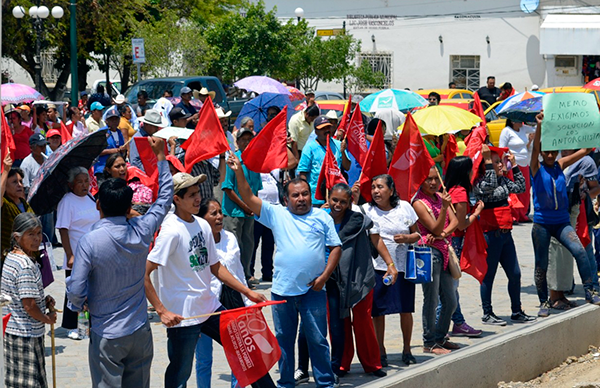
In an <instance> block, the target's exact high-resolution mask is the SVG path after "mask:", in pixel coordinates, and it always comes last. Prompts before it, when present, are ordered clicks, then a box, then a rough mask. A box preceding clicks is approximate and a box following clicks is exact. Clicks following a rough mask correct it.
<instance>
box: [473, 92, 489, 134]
mask: <svg viewBox="0 0 600 388" xmlns="http://www.w3.org/2000/svg"><path fill="white" fill-rule="evenodd" d="M471 113H473V114H474V115H477V116H479V118H481V123H480V124H479V125H480V126H482V127H485V126H486V125H487V120H486V119H485V113H484V112H483V106H482V105H481V99H480V98H479V93H473V108H472V109H471Z"/></svg>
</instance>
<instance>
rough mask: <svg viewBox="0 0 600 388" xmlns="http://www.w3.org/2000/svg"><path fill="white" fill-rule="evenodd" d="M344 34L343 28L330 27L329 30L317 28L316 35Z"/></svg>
mask: <svg viewBox="0 0 600 388" xmlns="http://www.w3.org/2000/svg"><path fill="white" fill-rule="evenodd" d="M336 35H344V29H343V28H331V29H329V30H317V36H336Z"/></svg>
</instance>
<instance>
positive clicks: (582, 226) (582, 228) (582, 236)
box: [575, 199, 592, 247]
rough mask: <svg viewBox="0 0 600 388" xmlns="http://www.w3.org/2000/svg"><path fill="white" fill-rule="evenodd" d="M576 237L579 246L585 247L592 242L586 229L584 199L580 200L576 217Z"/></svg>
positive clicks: (588, 230)
mask: <svg viewBox="0 0 600 388" xmlns="http://www.w3.org/2000/svg"><path fill="white" fill-rule="evenodd" d="M575 232H576V233H577V237H579V240H581V245H583V246H584V247H587V246H588V245H590V243H591V242H592V239H591V237H590V229H589V228H588V222H587V214H586V212H585V199H582V200H581V204H580V205H579V216H577V224H576V225H575Z"/></svg>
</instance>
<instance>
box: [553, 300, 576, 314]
mask: <svg viewBox="0 0 600 388" xmlns="http://www.w3.org/2000/svg"><path fill="white" fill-rule="evenodd" d="M550 305H551V306H552V308H553V309H554V310H559V311H567V310H570V309H571V305H570V303H568V301H567V302H565V301H564V300H562V299H559V300H555V301H554V302H550Z"/></svg>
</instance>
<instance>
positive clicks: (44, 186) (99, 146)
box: [27, 130, 108, 215]
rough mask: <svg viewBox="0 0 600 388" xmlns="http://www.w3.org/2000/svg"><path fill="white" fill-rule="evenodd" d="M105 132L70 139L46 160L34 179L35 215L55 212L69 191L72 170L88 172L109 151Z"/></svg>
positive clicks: (32, 202)
mask: <svg viewBox="0 0 600 388" xmlns="http://www.w3.org/2000/svg"><path fill="white" fill-rule="evenodd" d="M107 145H108V144H107V142H106V130H98V131H95V132H92V133H90V134H88V135H85V136H81V137H77V138H75V139H71V140H69V141H68V142H66V143H65V144H63V145H62V146H60V147H59V148H58V149H57V150H56V151H54V152H53V153H52V155H50V156H49V157H48V159H46V161H45V162H44V164H42V166H41V167H40V170H39V172H38V174H37V176H36V177H35V179H34V180H33V184H32V185H31V189H30V190H29V196H28V198H27V201H28V202H29V204H30V205H31V207H32V208H33V210H34V211H35V213H36V214H38V215H42V214H47V213H50V212H52V211H54V210H55V209H56V207H57V206H58V203H59V202H60V200H61V199H62V197H63V196H64V195H65V194H66V193H67V192H68V191H69V186H68V185H67V180H68V174H69V170H71V169H72V168H73V167H78V166H81V167H84V168H85V169H89V168H90V167H91V166H92V163H93V162H94V160H95V159H96V158H97V157H98V155H100V153H101V152H102V151H103V150H104V149H105V148H106V146H107Z"/></svg>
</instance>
